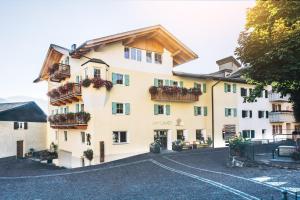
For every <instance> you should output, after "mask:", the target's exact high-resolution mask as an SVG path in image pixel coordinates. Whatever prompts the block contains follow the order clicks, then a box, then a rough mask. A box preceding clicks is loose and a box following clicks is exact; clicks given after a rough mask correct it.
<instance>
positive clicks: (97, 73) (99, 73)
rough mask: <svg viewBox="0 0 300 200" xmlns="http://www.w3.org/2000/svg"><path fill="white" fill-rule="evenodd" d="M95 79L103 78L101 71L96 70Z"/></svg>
mask: <svg viewBox="0 0 300 200" xmlns="http://www.w3.org/2000/svg"><path fill="white" fill-rule="evenodd" d="M94 78H101V71H100V69H97V68H94Z"/></svg>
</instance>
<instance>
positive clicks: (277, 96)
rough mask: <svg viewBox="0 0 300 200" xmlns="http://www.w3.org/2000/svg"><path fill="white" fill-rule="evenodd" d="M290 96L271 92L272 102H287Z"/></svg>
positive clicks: (270, 98) (270, 99)
mask: <svg viewBox="0 0 300 200" xmlns="http://www.w3.org/2000/svg"><path fill="white" fill-rule="evenodd" d="M289 98H290V96H289V95H286V96H283V95H281V94H280V93H274V92H269V101H270V102H287V101H289Z"/></svg>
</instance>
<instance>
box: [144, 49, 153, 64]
mask: <svg viewBox="0 0 300 200" xmlns="http://www.w3.org/2000/svg"><path fill="white" fill-rule="evenodd" d="M148 55H150V57H149V56H148ZM152 57H153V56H152V51H146V62H147V63H152V61H153V60H152Z"/></svg>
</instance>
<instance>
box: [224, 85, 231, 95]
mask: <svg viewBox="0 0 300 200" xmlns="http://www.w3.org/2000/svg"><path fill="white" fill-rule="evenodd" d="M224 92H225V93H227V92H231V85H230V84H228V83H224Z"/></svg>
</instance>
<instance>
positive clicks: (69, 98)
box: [50, 83, 81, 106]
mask: <svg viewBox="0 0 300 200" xmlns="http://www.w3.org/2000/svg"><path fill="white" fill-rule="evenodd" d="M70 85H71V87H70V88H69V89H68V90H67V91H66V92H64V93H58V95H56V96H55V97H50V104H51V105H53V106H61V105H66V104H68V103H72V102H78V101H79V100H80V99H81V86H80V84H78V83H71V84H70Z"/></svg>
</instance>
